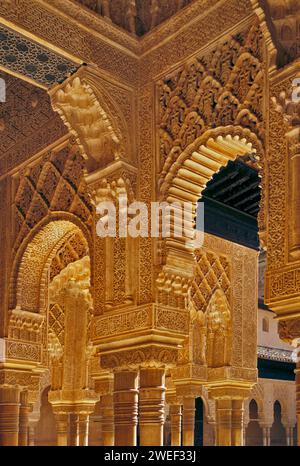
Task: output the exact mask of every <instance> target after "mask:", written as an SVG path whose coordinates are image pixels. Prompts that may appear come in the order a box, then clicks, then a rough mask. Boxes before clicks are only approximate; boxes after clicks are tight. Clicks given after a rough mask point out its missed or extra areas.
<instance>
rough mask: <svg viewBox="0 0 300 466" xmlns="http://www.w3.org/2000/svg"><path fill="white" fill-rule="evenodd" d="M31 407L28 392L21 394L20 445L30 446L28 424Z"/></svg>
mask: <svg viewBox="0 0 300 466" xmlns="http://www.w3.org/2000/svg"><path fill="white" fill-rule="evenodd" d="M29 412H30V406H29V404H28V392H26V391H23V392H21V393H20V411H19V445H20V446H27V445H28V423H29Z"/></svg>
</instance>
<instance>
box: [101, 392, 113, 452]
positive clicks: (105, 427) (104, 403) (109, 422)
mask: <svg viewBox="0 0 300 466" xmlns="http://www.w3.org/2000/svg"><path fill="white" fill-rule="evenodd" d="M101 414H102V442H103V445H104V446H107V447H108V446H113V445H114V408H113V396H112V395H103V396H102V397H101Z"/></svg>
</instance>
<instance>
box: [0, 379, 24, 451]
mask: <svg viewBox="0 0 300 466" xmlns="http://www.w3.org/2000/svg"><path fill="white" fill-rule="evenodd" d="M19 410H20V390H19V389H17V388H15V387H9V386H2V387H0V446H17V445H18V440H19Z"/></svg>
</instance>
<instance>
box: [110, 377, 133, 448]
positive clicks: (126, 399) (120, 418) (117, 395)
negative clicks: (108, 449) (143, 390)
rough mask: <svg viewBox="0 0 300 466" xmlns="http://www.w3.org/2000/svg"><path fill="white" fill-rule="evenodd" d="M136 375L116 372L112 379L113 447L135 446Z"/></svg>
mask: <svg viewBox="0 0 300 466" xmlns="http://www.w3.org/2000/svg"><path fill="white" fill-rule="evenodd" d="M137 387H138V373H137V372H130V371H123V372H117V373H116V374H115V378H114V416H115V445H116V446H136V441H137V423H138V388H137Z"/></svg>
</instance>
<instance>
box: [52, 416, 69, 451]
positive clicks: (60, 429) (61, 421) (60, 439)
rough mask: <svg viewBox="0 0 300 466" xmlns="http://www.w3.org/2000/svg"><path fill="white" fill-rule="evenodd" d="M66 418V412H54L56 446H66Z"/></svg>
mask: <svg viewBox="0 0 300 466" xmlns="http://www.w3.org/2000/svg"><path fill="white" fill-rule="evenodd" d="M68 418H69V416H68V414H67V413H56V414H55V419H56V434H57V446H58V447H66V446H67V445H68Z"/></svg>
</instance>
